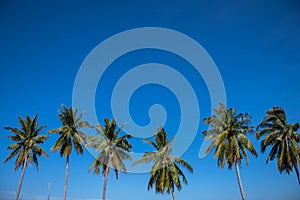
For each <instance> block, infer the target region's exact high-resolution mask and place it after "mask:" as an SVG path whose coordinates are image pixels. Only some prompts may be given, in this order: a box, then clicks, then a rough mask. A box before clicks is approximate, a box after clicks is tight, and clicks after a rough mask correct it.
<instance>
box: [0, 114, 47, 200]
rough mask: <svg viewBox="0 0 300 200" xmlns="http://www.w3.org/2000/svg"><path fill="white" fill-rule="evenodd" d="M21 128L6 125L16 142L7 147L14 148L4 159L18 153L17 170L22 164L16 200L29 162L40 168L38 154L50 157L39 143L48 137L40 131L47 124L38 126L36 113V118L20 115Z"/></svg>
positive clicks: (10, 137) (8, 148)
mask: <svg viewBox="0 0 300 200" xmlns="http://www.w3.org/2000/svg"><path fill="white" fill-rule="evenodd" d="M18 119H19V123H20V125H21V129H18V128H12V127H9V126H5V127H4V128H5V129H7V130H10V131H11V132H12V133H13V135H11V136H8V138H9V139H11V140H12V141H13V142H15V143H14V144H11V145H9V146H8V147H7V150H13V152H12V153H11V154H9V156H8V157H7V158H6V159H5V160H4V161H3V162H4V163H5V162H7V161H8V160H10V159H11V158H13V157H14V156H16V155H17V159H16V163H15V171H16V170H18V169H19V168H20V167H21V166H22V173H21V177H20V181H19V185H18V190H17V193H16V200H18V199H19V196H20V191H21V187H22V182H23V177H24V174H25V170H26V167H27V162H29V163H30V164H32V162H33V163H34V164H35V167H36V169H37V170H38V169H39V162H38V156H41V155H42V154H43V155H45V156H46V157H48V154H47V153H46V152H45V151H44V149H42V148H41V147H40V146H39V144H43V143H44V141H45V140H46V139H47V138H48V137H47V136H45V135H39V133H40V132H41V131H42V130H43V129H44V128H46V126H40V127H38V116H37V115H35V116H34V118H33V119H32V118H30V116H27V117H26V118H22V117H20V116H19V117H18Z"/></svg>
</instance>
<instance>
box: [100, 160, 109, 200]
mask: <svg viewBox="0 0 300 200" xmlns="http://www.w3.org/2000/svg"><path fill="white" fill-rule="evenodd" d="M109 163H110V156H108V161H107V165H106V169H105V172H104V185H103V192H102V200H105V199H106V187H107V181H108V174H109Z"/></svg>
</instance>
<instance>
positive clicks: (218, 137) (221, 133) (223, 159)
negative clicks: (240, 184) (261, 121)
mask: <svg viewBox="0 0 300 200" xmlns="http://www.w3.org/2000/svg"><path fill="white" fill-rule="evenodd" d="M214 112H215V115H212V116H211V117H208V118H204V122H205V123H206V124H208V125H210V129H209V130H206V131H204V132H203V135H204V136H206V137H207V138H206V139H208V140H212V142H211V144H210V145H209V146H208V148H207V150H206V153H210V152H212V151H213V150H214V157H215V158H218V166H220V167H222V168H223V167H224V166H225V165H226V163H227V164H228V168H229V169H231V168H232V166H233V165H234V164H235V163H236V162H238V163H240V161H241V160H242V159H243V158H245V161H246V164H248V162H249V160H248V154H247V152H246V150H249V151H250V153H251V154H253V155H254V156H257V152H256V151H255V149H254V146H253V145H252V143H251V142H250V140H249V139H248V138H247V136H246V134H247V133H252V132H253V127H252V126H251V117H250V115H249V114H248V113H246V114H242V113H237V112H236V110H235V109H234V108H230V109H227V108H226V106H225V105H224V104H220V107H219V108H218V109H214Z"/></svg>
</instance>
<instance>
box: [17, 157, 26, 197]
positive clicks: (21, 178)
mask: <svg viewBox="0 0 300 200" xmlns="http://www.w3.org/2000/svg"><path fill="white" fill-rule="evenodd" d="M26 166H27V155H26V157H25V160H24V164H23V168H22V173H21V177H20V180H19V185H18V190H17V193H16V200H19V196H20V192H21V187H22V183H23V177H24V174H25V169H26Z"/></svg>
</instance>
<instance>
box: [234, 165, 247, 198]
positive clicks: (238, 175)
mask: <svg viewBox="0 0 300 200" xmlns="http://www.w3.org/2000/svg"><path fill="white" fill-rule="evenodd" d="M235 170H236V175H237V178H238V182H239V187H240V192H241V196H242V200H246V198H245V193H244V189H243V185H242V180H241V175H240V170H239V165H238V162H237V161H236V162H235Z"/></svg>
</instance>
